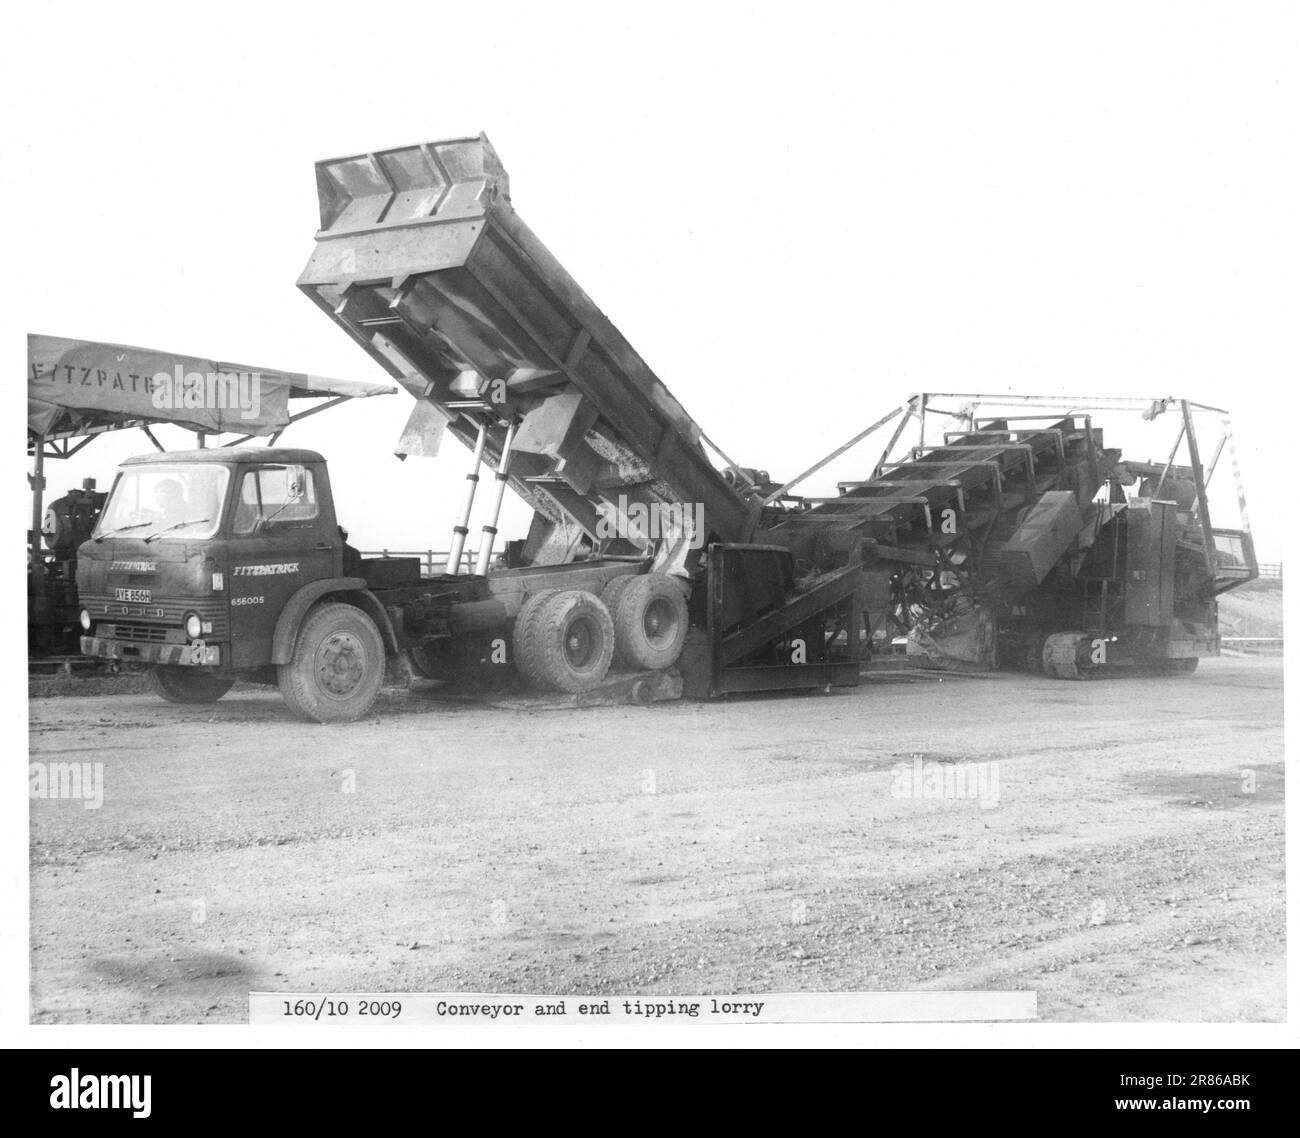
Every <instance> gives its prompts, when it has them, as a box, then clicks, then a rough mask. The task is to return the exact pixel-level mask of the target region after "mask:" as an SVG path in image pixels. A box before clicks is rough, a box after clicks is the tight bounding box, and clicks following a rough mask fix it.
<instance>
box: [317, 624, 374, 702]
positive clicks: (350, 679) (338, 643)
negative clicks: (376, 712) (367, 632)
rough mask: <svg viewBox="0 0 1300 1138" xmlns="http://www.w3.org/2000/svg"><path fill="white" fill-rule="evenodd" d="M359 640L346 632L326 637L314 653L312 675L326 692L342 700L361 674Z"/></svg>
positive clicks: (362, 671)
mask: <svg viewBox="0 0 1300 1138" xmlns="http://www.w3.org/2000/svg"><path fill="white" fill-rule="evenodd" d="M365 670H366V667H365V655H364V652H363V649H362V646H361V641H360V640H358V639H357V637H355V636H354V635H352V633H350V632H334V633H331V634H330V635H329V636H327V637H326V638H325V639H324V640H323V641H322V642H321V646H320V648H319V649H318V651H317V653H316V678H317V680H318V681H319V683H320V686H321V690H322V691H324V692H325V693H326V694H327V695H331V696H334V697H336V698H339V699H342V698H346V697H347V696H350V695H351V694H352V693H353V692H355V691H356V690H357V687H358V686H359V685H360V683H361V680H362V677H363V676H364V675H365Z"/></svg>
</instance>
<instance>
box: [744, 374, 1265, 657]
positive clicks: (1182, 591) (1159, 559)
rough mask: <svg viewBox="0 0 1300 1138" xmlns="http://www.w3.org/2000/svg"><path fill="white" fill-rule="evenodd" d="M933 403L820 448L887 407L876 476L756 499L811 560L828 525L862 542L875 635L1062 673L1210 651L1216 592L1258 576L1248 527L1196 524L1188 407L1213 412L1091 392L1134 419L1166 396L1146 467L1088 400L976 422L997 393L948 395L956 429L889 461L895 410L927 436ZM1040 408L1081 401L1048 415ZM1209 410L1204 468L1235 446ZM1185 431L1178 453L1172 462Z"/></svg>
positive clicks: (1027, 401)
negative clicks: (956, 403) (815, 492)
mask: <svg viewBox="0 0 1300 1138" xmlns="http://www.w3.org/2000/svg"><path fill="white" fill-rule="evenodd" d="M932 398H934V397H933V396H931V395H929V394H922V395H916V396H913V397H912V398H911V399H910V400H909V401H908V402H907V403H906V404H904V406H903V407H902V408H900V409H899V411H897V412H895V413H894V415H891V416H888V417H887V418H886V419H885V420H883V421H882V422H881V423H877V424H875V425H873V427H872V428H869V429H868V431H867V432H864V434H863V435H862V436H859V437H858V438H857V439H854V440H851V442H850V444H847V446H846V447H845V448H841V451H840V452H837V453H836V455H835V456H833V457H838V454H839V453H843V451H844V450H845V449H847V447H848V446H852V445H856V443H857V442H860V441H861V439H862V438H865V437H866V436H867V435H869V434H870V433H871V432H872V431H873V430H875V429H878V428H879V427H880V426H883V425H884V423H885V422H888V421H890V420H891V419H893V418H895V417H897V416H898V415H899V414H900V413H901V414H902V419H901V420H900V422H899V424H898V426H897V427H896V429H895V432H894V436H893V438H892V439H891V440H890V443H889V444H888V446H887V447H886V452H885V454H884V455H882V457H881V460H880V462H879V463H878V464H877V466H876V468H875V470H874V471H873V475H872V477H870V478H868V479H866V480H864V481H860V482H842V483H840V484H839V491H840V494H839V496H838V497H836V498H832V499H801V498H795V497H792V496H791V495H790V494H789V485H787V486H785V487H782V488H781V489H780V490H779V491H777V492H775V493H774V494H772V495H771V496H770V500H771V503H772V505H773V506H774V507H777V506H780V507H784V508H785V510H787V511H788V512H787V513H785V514H784V515H783V514H781V513H776V514H765V516H764V522H763V525H764V530H763V532H764V534H765V536H766V537H767V538H768V539H770V540H774V541H780V542H782V543H784V544H786V545H787V546H788V547H790V548H791V549H792V550H794V551H795V553H796V555H797V556H798V557H799V558H800V559H801V560H803V561H805V562H808V563H810V564H814V565H815V564H817V563H818V562H819V561H820V560H821V559H822V558H823V556H824V554H823V553H822V550H823V548H824V544H825V541H826V538H827V536H828V534H834V535H836V537H837V539H838V541H839V542H840V543H841V544H843V543H844V542H846V541H849V540H852V539H856V540H858V541H859V542H860V543H861V544H860V548H861V551H862V558H863V579H864V583H865V590H866V594H867V598H868V599H867V601H866V604H865V607H866V609H867V611H868V612H870V613H871V614H872V617H871V619H870V620H869V621H868V624H869V627H870V630H871V633H870V635H871V639H872V641H873V643H875V644H876V645H877V647H880V646H883V645H888V644H892V643H894V642H895V641H898V640H905V643H906V646H907V649H908V651H909V652H910V653H913V654H916V655H920V656H923V657H927V658H929V659H930V660H932V661H935V662H938V663H945V664H959V663H964V664H969V665H974V666H980V667H993V666H996V665H997V664H998V663H1001V664H1002V665H1004V666H1013V667H1015V666H1022V667H1027V668H1029V669H1030V670H1033V671H1035V672H1039V673H1047V674H1049V675H1053V676H1057V677H1060V678H1067V679H1078V678H1086V677H1089V676H1098V675H1104V674H1107V673H1108V672H1117V671H1118V670H1120V669H1130V670H1131V669H1135V668H1136V669H1141V670H1143V671H1146V672H1155V673H1178V672H1187V671H1191V670H1192V669H1194V667H1195V663H1196V660H1197V658H1198V657H1200V656H1202V655H1213V654H1217V652H1218V623H1217V604H1216V600H1215V598H1216V597H1217V596H1218V594H1219V593H1221V592H1223V591H1225V590H1227V589H1230V588H1233V587H1234V586H1236V585H1239V584H1242V583H1244V582H1245V581H1248V580H1251V579H1253V578H1254V577H1255V576H1257V575H1258V567H1257V565H1256V562H1255V556H1254V550H1253V547H1252V545H1251V541H1250V535H1249V532H1248V531H1246V530H1227V529H1215V528H1213V527H1212V526H1211V524H1210V520H1209V505H1208V501H1207V498H1206V484H1207V482H1208V477H1209V476H1210V475H1212V474H1213V464H1212V466H1211V468H1210V470H1209V472H1208V473H1207V472H1206V471H1205V470H1204V468H1203V467H1202V464H1201V462H1200V457H1199V451H1198V448H1197V441H1196V432H1195V424H1194V420H1193V412H1194V411H1195V410H1198V409H1199V410H1201V411H1204V412H1212V413H1214V414H1216V415H1219V416H1222V415H1223V412H1221V411H1219V410H1218V409H1217V408H1205V407H1198V405H1196V404H1193V403H1191V402H1190V401H1186V400H1172V399H1161V400H1103V401H1101V402H1103V403H1104V404H1106V405H1107V406H1106V407H1105V408H1104V409H1106V410H1111V411H1120V410H1130V411H1139V410H1140V411H1142V412H1143V418H1146V419H1148V420H1151V419H1155V418H1157V417H1158V416H1159V415H1161V414H1163V413H1165V411H1166V410H1169V409H1170V408H1171V407H1172V408H1174V409H1175V413H1176V414H1179V415H1180V416H1181V420H1182V422H1181V424H1180V428H1179V433H1178V440H1177V441H1176V442H1175V445H1174V450H1173V452H1171V454H1170V456H1169V459H1168V461H1167V462H1165V463H1164V464H1153V463H1141V462H1130V461H1126V460H1124V459H1123V457H1122V456H1121V454H1120V452H1119V450H1117V449H1108V448H1106V447H1105V446H1104V445H1103V440H1102V432H1101V430H1100V428H1097V427H1094V426H1093V424H1092V416H1091V414H1087V413H1084V412H1086V411H1087V410H1088V408H1089V400H1088V399H1087V397H1081V398H1080V399H1078V400H1069V399H1068V398H1059V397H1043V398H1041V399H1036V398H1035V397H1032V396H1026V397H1019V398H1017V399H1015V400H1014V402H1016V403H1017V404H1019V405H1020V406H1022V407H1023V408H1025V409H1026V410H1027V411H1028V410H1031V409H1033V408H1035V405H1036V404H1043V403H1046V404H1048V405H1049V407H1048V408H1041V409H1038V410H1034V411H1033V413H1024V414H1018V415H1016V416H1007V415H1000V416H986V417H981V416H979V415H978V414H977V410H978V408H979V407H980V406H981V405H985V406H994V405H998V404H1000V403H1005V402H1008V401H1009V400H1008V397H998V396H950V398H960V399H964V400H966V401H967V403H966V406H965V407H964V408H963V409H962V410H961V411H960V412H958V413H955V414H954V413H947V415H946V417H948V418H950V419H952V420H954V421H956V422H958V423H960V429H958V430H955V431H946V432H945V433H944V436H943V441H942V442H940V443H938V444H932V445H930V446H925V445H921V446H917V447H914V448H912V449H911V451H910V453H909V455H908V456H907V457H906V458H905V459H904V460H903V461H900V462H893V463H891V462H890V461H889V457H890V452H891V451H892V449H893V447H894V445H895V444H896V443H897V441H898V439H899V437H900V435H901V433H902V429H903V426H904V425H905V424H906V422H907V420H908V419H909V418H915V419H917V420H918V421H920V423H921V432H922V438H924V430H925V427H924V420H925V417H926V415H934V414H936V413H940V412H937V411H936V410H935V409H932V408H931V407H930V400H931V399H932ZM1051 405H1057V406H1061V405H1064V406H1067V407H1070V406H1073V407H1074V408H1079V409H1080V410H1079V411H1075V412H1073V413H1071V414H1067V415H1065V416H1061V415H1060V413H1059V411H1056V410H1052V409H1050V407H1051ZM1223 422H1224V432H1223V435H1222V436H1221V438H1220V441H1219V443H1218V446H1217V447H1216V450H1215V455H1214V463H1217V460H1218V458H1219V456H1220V454H1221V453H1222V452H1223V449H1224V446H1225V444H1227V443H1229V442H1230V440H1231V432H1230V428H1229V427H1228V426H1227V423H1226V418H1224V419H1223ZM1184 442H1185V443H1186V446H1187V448H1188V451H1189V463H1188V464H1187V465H1175V462H1174V460H1175V458H1176V457H1177V452H1178V450H1179V448H1180V446H1182V445H1183V443H1184ZM821 465H822V464H818V467H815V468H814V469H817V468H819V467H820V466H821ZM806 473H807V472H806ZM804 476H806V474H805V475H803V476H800V477H801V478H802V477H804ZM1239 493H1240V487H1239ZM1243 504H1244V500H1243Z"/></svg>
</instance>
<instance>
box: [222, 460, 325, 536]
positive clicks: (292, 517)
mask: <svg viewBox="0 0 1300 1138" xmlns="http://www.w3.org/2000/svg"><path fill="white" fill-rule="evenodd" d="M319 516H320V506H319V504H318V502H317V500H316V482H315V479H314V478H312V473H311V471H310V470H309V469H308V468H307V467H305V466H297V465H286V466H255V467H253V468H252V469H250V470H246V471H245V472H244V476H243V478H242V479H241V481H240V484H239V493H238V495H237V496H236V498H235V518H234V532H235V533H236V534H251V533H256V532H258V531H259V530H262V529H265V528H266V527H268V526H273V527H276V528H279V527H281V526H283V527H285V528H296V527H299V526H309V525H312V524H313V523H314V522H315V521H316V519H317V518H318V517H319Z"/></svg>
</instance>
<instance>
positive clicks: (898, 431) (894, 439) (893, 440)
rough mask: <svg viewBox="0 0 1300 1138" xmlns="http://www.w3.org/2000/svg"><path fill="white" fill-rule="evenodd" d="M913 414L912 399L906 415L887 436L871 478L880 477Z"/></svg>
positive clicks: (914, 410)
mask: <svg viewBox="0 0 1300 1138" xmlns="http://www.w3.org/2000/svg"><path fill="white" fill-rule="evenodd" d="M915 412H916V401H915V400H913V399H909V400H908V401H907V414H906V415H904V416H903V417H902V418H901V419H900V420H899V421H898V426H897V427H895V428H894V433H893V434H892V435H890V436H889V442H888V443H886V444H885V450H884V453H883V454H882V455H881V456H880V461H879V462H878V463H876V468H875V470H873V471H872V472H871V477H872V478H879V477H880V473H881V471H882V470H884V468H885V463H887V462H888V461H889V454H890V452H891V451H892V450H893V449H894V447H895V446H896V445H897V443H898V440H899V437H900V436H901V435H902V433H903V428H904V427H906V426H907V424H908V423H910V422H911V421H912V415H913V414H915Z"/></svg>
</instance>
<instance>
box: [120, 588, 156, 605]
mask: <svg viewBox="0 0 1300 1138" xmlns="http://www.w3.org/2000/svg"><path fill="white" fill-rule="evenodd" d="M113 598H114V599H115V600H119V601H134V602H135V603H136V604H148V603H149V602H150V601H151V600H153V590H152V589H114V590H113Z"/></svg>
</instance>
